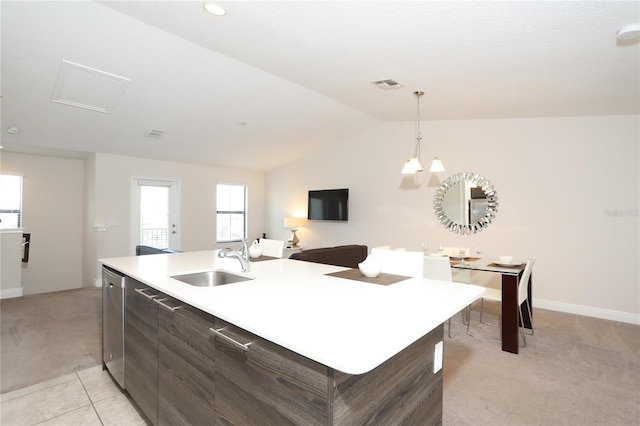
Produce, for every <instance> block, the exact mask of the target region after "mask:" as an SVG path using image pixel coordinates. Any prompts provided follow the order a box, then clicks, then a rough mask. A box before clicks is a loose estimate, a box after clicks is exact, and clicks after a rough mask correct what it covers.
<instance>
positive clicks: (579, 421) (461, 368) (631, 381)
mask: <svg viewBox="0 0 640 426" xmlns="http://www.w3.org/2000/svg"><path fill="white" fill-rule="evenodd" d="M456 319H457V324H456V325H457V327H460V325H461V324H460V320H459V316H458V317H457V318H456ZM478 319H479V318H478V312H475V311H474V312H473V313H472V322H471V333H472V334H474V337H470V336H467V335H466V334H465V333H462V334H460V335H458V336H456V337H454V338H453V339H446V340H445V362H444V368H445V370H444V371H445V380H444V416H443V424H445V425H580V426H583V425H584V426H586V425H639V424H640V326H638V325H632V324H625V323H620V322H615V321H607V320H601V319H596V318H591V317H585V316H580V315H572V314H565V313H559V312H554V311H547V310H541V309H536V310H534V325H535V327H536V328H535V335H533V336H527V347H525V348H520V354H519V355H514V354H510V353H507V352H502V351H501V350H500V343H498V342H493V341H490V340H487V338H490V337H493V338H499V336H500V334H499V329H498V328H496V327H490V326H485V325H481V324H480V323H479V321H478ZM488 319H489V320H491V319H493V320H494V321H496V320H497V317H496V316H493V317H488V318H484V320H485V321H487V320H488Z"/></svg>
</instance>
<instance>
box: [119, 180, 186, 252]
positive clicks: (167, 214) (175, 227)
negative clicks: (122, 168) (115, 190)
mask: <svg viewBox="0 0 640 426" xmlns="http://www.w3.org/2000/svg"><path fill="white" fill-rule="evenodd" d="M132 186H133V188H132V194H133V197H132V198H133V199H132V203H131V205H132V218H131V224H132V226H131V239H132V240H133V244H132V247H133V250H135V246H137V245H144V246H151V247H158V248H172V249H180V229H179V220H178V216H179V202H178V200H179V199H180V198H179V193H178V192H179V185H178V182H174V181H166V180H151V179H134V180H133V185H132Z"/></svg>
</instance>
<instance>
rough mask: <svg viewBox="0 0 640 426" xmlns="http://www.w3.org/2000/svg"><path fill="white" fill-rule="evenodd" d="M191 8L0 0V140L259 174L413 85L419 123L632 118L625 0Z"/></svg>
mask: <svg viewBox="0 0 640 426" xmlns="http://www.w3.org/2000/svg"><path fill="white" fill-rule="evenodd" d="M203 4H204V2H200V1H179V2H172V1H123V2H113V1H108V2H91V1H80V2H65V1H44V2H35V1H6V0H3V1H2V2H1V3H0V8H1V9H0V13H1V24H2V27H1V35H2V40H1V41H2V58H1V60H2V64H1V65H2V69H1V70H2V75H1V78H2V82H1V83H2V116H1V118H2V144H3V145H4V147H5V148H4V149H5V150H7V151H16V152H40V153H52V154H56V153H60V152H64V153H66V154H68V155H71V153H73V152H81V153H82V152H104V153H114V154H123V155H131V156H143V157H149V158H157V159H167V160H176V161H185V162H193V163H199V164H210V165H219V166H228V167H240V168H249V169H256V170H270V169H272V168H275V167H278V166H279V165H282V164H284V163H286V162H289V161H292V160H294V159H296V158H299V157H301V156H303V155H305V154H308V153H310V152H313V151H314V150H317V149H322V148H324V147H327V146H331V145H332V144H335V143H336V142H339V141H340V140H342V139H344V138H345V137H348V136H349V135H351V134H353V133H355V132H358V131H361V130H363V129H365V128H368V127H371V126H374V125H376V124H378V123H380V122H384V121H400V120H407V121H410V120H413V119H414V118H415V98H414V97H413V94H412V93H413V92H414V91H415V90H423V91H424V92H425V93H426V94H425V96H424V97H423V99H422V101H421V102H422V103H421V106H422V108H421V110H422V114H421V115H422V119H423V120H436V119H447V120H455V119H486V118H518V117H562V116H577V115H610V114H639V113H640V77H639V76H640V44H639V43H638V40H629V41H621V40H618V39H617V38H616V32H617V31H618V30H619V29H620V28H622V27H624V26H625V25H628V24H632V23H637V22H640V7H639V4H640V3H639V2H637V1H568V2H563V1H549V2H543V1H523V2H520V1H510V2H504V1H496V2H491V1H476V2H469V1H460V2H459V1H398V0H395V1H255V2H254V1H233V2H218V4H219V5H221V6H223V7H224V8H225V9H226V11H227V14H226V15H225V16H213V15H210V14H208V13H207V12H205V11H204V9H203ZM389 79H390V80H394V81H396V82H397V83H399V85H398V86H399V87H396V88H391V89H381V88H379V87H378V86H376V85H374V84H372V83H373V82H374V81H379V80H389ZM8 128H16V129H19V133H17V134H16V133H8V132H7V129H8ZM151 129H153V130H158V131H161V134H160V135H159V136H154V135H153V134H152V135H149V134H148V133H149V131H150V130H151Z"/></svg>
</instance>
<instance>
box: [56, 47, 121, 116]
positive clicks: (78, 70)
mask: <svg viewBox="0 0 640 426" xmlns="http://www.w3.org/2000/svg"><path fill="white" fill-rule="evenodd" d="M129 81H131V80H130V79H128V78H125V77H120V76H117V75H115V74H110V73H108V72H104V71H100V70H97V69H94V68H90V67H86V66H84V65H79V64H75V63H73V62H69V61H65V60H63V61H62V62H61V63H60V70H59V71H58V78H57V79H56V83H55V85H54V88H53V94H52V95H51V101H52V102H57V103H60V104H65V105H71V106H74V107H78V108H84V109H88V110H91V111H98V112H103V113H105V114H108V113H109V112H111V109H112V108H113V107H114V106H115V105H116V103H117V102H118V100H119V99H120V97H121V96H122V94H123V93H124V90H125V89H126V88H127V85H128V84H129Z"/></svg>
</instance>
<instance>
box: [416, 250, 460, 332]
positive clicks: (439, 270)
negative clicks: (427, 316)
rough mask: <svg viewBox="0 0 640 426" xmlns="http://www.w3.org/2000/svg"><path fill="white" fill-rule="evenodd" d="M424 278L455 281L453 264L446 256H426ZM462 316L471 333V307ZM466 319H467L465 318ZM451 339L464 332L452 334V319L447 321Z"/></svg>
mask: <svg viewBox="0 0 640 426" xmlns="http://www.w3.org/2000/svg"><path fill="white" fill-rule="evenodd" d="M423 277H424V278H430V279H432V280H440V281H448V282H452V281H453V274H452V272H451V262H450V261H449V258H448V257H446V256H425V257H424V272H423ZM460 313H461V314H462V324H463V325H466V326H467V333H468V332H469V315H470V307H469V306H467V307H466V308H464V310H462V311H461V312H460ZM465 317H466V318H465ZM447 327H448V335H449V338H450V339H451V338H453V337H455V336H457V335H458V334H460V333H461V332H462V331H464V330H460V331H458V332H457V333H455V334H453V335H452V334H451V318H449V319H448V321H447Z"/></svg>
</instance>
